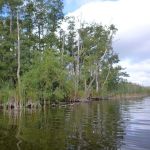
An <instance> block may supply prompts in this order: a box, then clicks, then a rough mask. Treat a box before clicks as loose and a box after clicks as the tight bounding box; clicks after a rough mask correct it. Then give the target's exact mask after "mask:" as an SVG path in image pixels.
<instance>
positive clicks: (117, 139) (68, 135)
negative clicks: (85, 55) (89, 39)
mask: <svg viewBox="0 0 150 150" xmlns="http://www.w3.org/2000/svg"><path fill="white" fill-rule="evenodd" d="M101 149H102V150H117V149H118V150H150V98H145V99H143V100H141V99H139V100H130V101H127V100H126V101H125V100H122V101H118V100H116V101H115V100H113V101H101V102H93V103H84V104H79V105H77V104H75V105H74V106H67V107H66V108H51V109H47V110H36V111H34V110H26V111H22V112H17V111H12V112H7V111H5V112H4V111H1V112H0V150H101Z"/></svg>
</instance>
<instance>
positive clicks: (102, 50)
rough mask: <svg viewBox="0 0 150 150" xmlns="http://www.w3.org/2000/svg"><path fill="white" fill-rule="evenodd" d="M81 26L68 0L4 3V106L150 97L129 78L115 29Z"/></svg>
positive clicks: (0, 76)
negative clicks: (65, 6)
mask: <svg viewBox="0 0 150 150" xmlns="http://www.w3.org/2000/svg"><path fill="white" fill-rule="evenodd" d="M76 22H77V19H76V18H75V17H67V16H65V15H64V13H63V1H62V0H0V106H2V105H3V104H7V105H8V106H9V105H11V103H14V105H15V106H16V107H22V106H25V105H26V104H27V103H31V102H32V103H34V104H36V105H39V104H41V105H45V104H47V103H48V104H49V103H58V102H61V101H66V102H69V101H77V100H81V99H87V98H89V97H105V96H106V97H108V96H112V95H124V94H133V93H134V94H138V93H141V94H144V93H148V92H149V88H146V87H143V86H140V85H136V84H133V83H129V82H127V80H126V78H124V77H127V76H128V74H127V73H126V72H125V71H124V68H122V67H121V66H120V65H118V63H119V57H118V54H117V53H116V52H115V50H114V49H113V39H114V36H115V34H116V32H117V28H116V27H115V26H114V25H113V24H112V25H110V26H106V25H102V24H97V23H91V24H88V23H83V22H82V20H80V21H78V22H79V24H80V25H79V27H77V26H76ZM64 23H65V24H66V28H64V27H63V24H64Z"/></svg>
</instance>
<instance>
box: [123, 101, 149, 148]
mask: <svg viewBox="0 0 150 150" xmlns="http://www.w3.org/2000/svg"><path fill="white" fill-rule="evenodd" d="M124 107H126V106H124ZM127 107H128V109H127V110H126V111H123V114H124V113H128V116H129V118H128V121H126V135H125V139H124V143H125V145H124V146H123V149H127V147H131V148H132V149H133V150H138V149H139V150H149V149H150V142H149V140H150V99H148V98H147V99H145V100H143V101H136V102H134V101H131V102H130V104H129V105H128V106H127ZM123 117H124V116H123Z"/></svg>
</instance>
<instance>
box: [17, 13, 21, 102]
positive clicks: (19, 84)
mask: <svg viewBox="0 0 150 150" xmlns="http://www.w3.org/2000/svg"><path fill="white" fill-rule="evenodd" d="M17 36H18V40H17V42H18V45H17V64H18V68H17V79H18V96H19V102H20V105H21V81H20V25H19V13H18V11H17Z"/></svg>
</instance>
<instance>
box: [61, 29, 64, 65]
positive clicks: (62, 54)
mask: <svg viewBox="0 0 150 150" xmlns="http://www.w3.org/2000/svg"><path fill="white" fill-rule="evenodd" d="M64 49H65V33H64V31H63V41H62V52H61V61H62V64H64Z"/></svg>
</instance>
